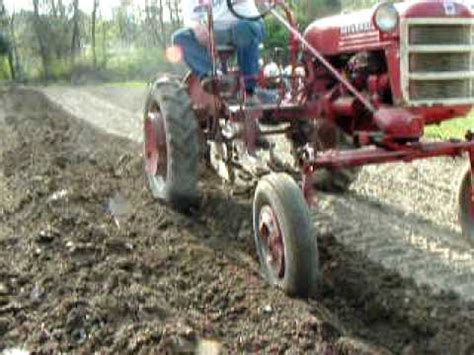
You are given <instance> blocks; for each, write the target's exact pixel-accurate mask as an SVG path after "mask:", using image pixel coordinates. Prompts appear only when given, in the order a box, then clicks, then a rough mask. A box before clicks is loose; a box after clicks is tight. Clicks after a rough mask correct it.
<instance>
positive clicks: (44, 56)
mask: <svg viewBox="0 0 474 355" xmlns="http://www.w3.org/2000/svg"><path fill="white" fill-rule="evenodd" d="M33 14H34V19H35V20H34V26H35V32H36V36H37V39H38V44H39V49H40V57H41V62H42V64H43V75H44V78H45V79H50V78H51V75H50V71H49V53H48V47H47V45H46V40H45V38H44V36H43V35H44V34H43V26H42V21H41V17H40V15H39V0H33Z"/></svg>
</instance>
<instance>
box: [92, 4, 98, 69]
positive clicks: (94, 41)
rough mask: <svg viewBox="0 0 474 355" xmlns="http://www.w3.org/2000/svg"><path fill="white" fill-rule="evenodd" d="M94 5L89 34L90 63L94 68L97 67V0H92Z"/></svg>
mask: <svg viewBox="0 0 474 355" xmlns="http://www.w3.org/2000/svg"><path fill="white" fill-rule="evenodd" d="M93 1H94V7H93V10H92V26H91V27H92V28H91V32H92V33H91V36H92V63H93V65H94V68H96V67H97V52H96V49H97V48H96V26H97V9H98V7H99V0H93Z"/></svg>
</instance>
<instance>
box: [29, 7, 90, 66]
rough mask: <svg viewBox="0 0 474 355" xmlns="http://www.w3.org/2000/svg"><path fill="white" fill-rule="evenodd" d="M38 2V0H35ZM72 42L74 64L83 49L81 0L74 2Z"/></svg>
mask: <svg viewBox="0 0 474 355" xmlns="http://www.w3.org/2000/svg"><path fill="white" fill-rule="evenodd" d="M34 1H37V0H34ZM72 26H73V30H72V42H71V55H72V56H71V58H72V61H73V62H74V61H75V59H76V56H77V54H78V53H79V51H80V49H81V35H80V31H79V0H74V2H73V18H72Z"/></svg>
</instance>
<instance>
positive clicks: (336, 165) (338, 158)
mask: <svg viewBox="0 0 474 355" xmlns="http://www.w3.org/2000/svg"><path fill="white" fill-rule="evenodd" d="M469 151H474V141H467V142H436V143H411V144H406V145H397V144H392V145H391V146H389V147H386V148H362V149H357V150H344V151H329V152H325V153H321V154H320V155H318V156H316V158H315V159H313V160H308V161H307V162H306V163H305V164H306V165H311V166H313V167H314V168H315V169H319V168H329V169H341V168H345V167H354V166H360V165H369V164H381V163H393V162H400V161H402V162H411V161H413V160H419V159H424V158H431V157H438V156H451V157H456V156H460V155H461V154H463V153H465V152H469Z"/></svg>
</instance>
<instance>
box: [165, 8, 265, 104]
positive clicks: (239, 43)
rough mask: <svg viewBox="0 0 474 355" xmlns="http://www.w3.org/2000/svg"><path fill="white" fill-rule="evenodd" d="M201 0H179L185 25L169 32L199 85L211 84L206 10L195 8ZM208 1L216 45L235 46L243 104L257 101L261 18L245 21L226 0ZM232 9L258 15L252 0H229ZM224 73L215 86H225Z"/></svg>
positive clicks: (226, 82)
mask: <svg viewBox="0 0 474 355" xmlns="http://www.w3.org/2000/svg"><path fill="white" fill-rule="evenodd" d="M202 1H203V0H181V5H182V12H183V20H184V24H185V28H183V29H180V30H178V31H177V32H175V33H174V34H173V44H174V45H177V46H179V47H180V48H181V49H182V51H183V55H184V60H185V62H186V63H187V65H188V66H189V67H190V68H191V70H192V71H193V73H194V74H195V75H197V76H198V77H199V78H200V79H201V83H202V85H203V88H204V89H205V90H206V91H210V88H211V87H212V85H211V83H212V79H211V73H212V62H211V57H210V54H209V49H208V47H209V31H208V26H207V24H206V23H205V21H206V19H207V13H206V12H205V11H202V12H199V11H197V9H198V6H199V5H200V3H202ZM205 1H206V0H205ZM207 1H212V13H213V19H214V34H213V35H214V38H215V41H216V45H217V46H219V45H231V46H232V47H234V48H235V51H236V54H237V62H238V65H239V67H240V72H241V74H242V75H243V77H244V82H245V90H246V93H247V105H252V104H258V100H257V99H256V97H255V95H254V93H255V87H256V84H257V76H258V72H259V59H260V58H259V45H260V43H261V42H262V41H263V39H264V37H265V29H264V25H263V21H262V20H258V21H249V20H242V19H239V18H237V17H236V16H234V15H233V14H232V12H231V11H230V10H229V8H228V5H227V0H207ZM233 1H234V4H235V5H234V10H235V12H237V13H238V14H242V15H244V16H246V17H247V16H248V17H254V16H258V15H259V11H258V9H257V7H256V6H255V2H254V1H253V0H233ZM229 79H230V78H226V77H225V76H224V77H222V78H221V80H220V81H219V84H218V85H219V88H220V89H221V90H224V91H225V89H226V87H228V86H229V85H231V83H230V82H229Z"/></svg>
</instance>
